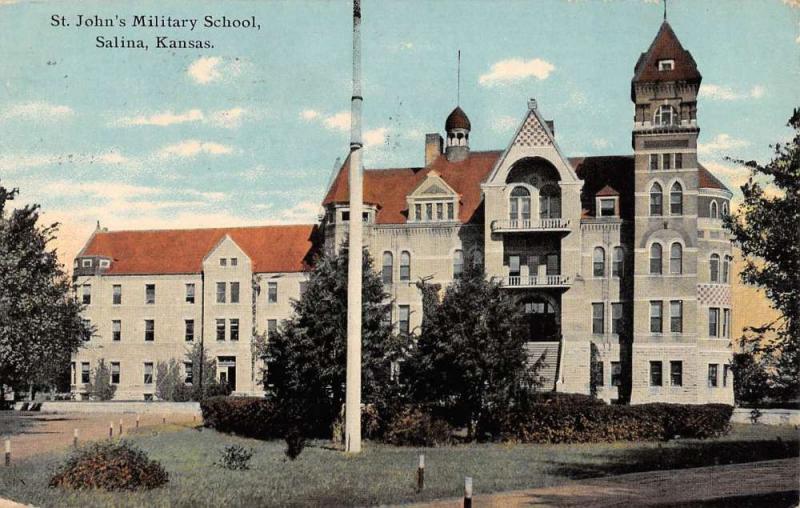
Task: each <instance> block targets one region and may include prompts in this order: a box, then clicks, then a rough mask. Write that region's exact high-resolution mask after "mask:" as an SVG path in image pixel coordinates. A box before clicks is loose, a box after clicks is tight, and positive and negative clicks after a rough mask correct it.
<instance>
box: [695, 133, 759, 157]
mask: <svg viewBox="0 0 800 508" xmlns="http://www.w3.org/2000/svg"><path fill="white" fill-rule="evenodd" d="M749 144H750V142H749V141H746V140H744V139H736V138H732V137H731V136H730V134H717V135H716V136H714V138H713V139H711V141H709V142H708V143H698V144H697V153H699V154H704V155H709V154H720V155H728V154H727V153H725V152H729V151H731V150H736V149H739V148H743V147H745V146H748V145H749Z"/></svg>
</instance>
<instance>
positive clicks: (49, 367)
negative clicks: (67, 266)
mask: <svg viewBox="0 0 800 508" xmlns="http://www.w3.org/2000/svg"><path fill="white" fill-rule="evenodd" d="M16 194H17V191H16V189H14V190H8V189H6V188H5V187H2V186H0V385H8V386H11V387H13V388H15V389H19V388H21V387H23V386H26V385H32V384H33V383H39V384H52V383H54V382H55V379H54V378H55V377H57V376H58V374H59V373H61V372H63V371H64V370H65V369H68V368H69V362H70V360H71V357H72V354H73V353H75V352H76V351H77V350H78V348H79V347H81V345H82V344H83V339H84V338H85V337H86V336H87V335H88V334H90V333H92V330H91V328H90V327H89V326H88V325H87V324H86V323H84V322H83V320H82V319H81V310H82V306H81V304H80V303H79V302H78V300H77V298H76V297H75V295H74V292H73V291H72V287H71V283H70V281H69V278H68V276H67V274H66V272H65V271H64V267H63V266H62V265H61V264H60V263H59V261H58V257H57V255H56V251H55V249H50V248H49V244H50V242H52V241H53V239H54V238H55V235H56V233H57V231H58V224H51V225H49V226H40V225H39V224H38V221H39V206H38V205H26V206H24V207H23V208H17V209H13V210H8V206H7V205H8V204H9V202H10V201H12V200H13V199H14V198H15V197H16Z"/></svg>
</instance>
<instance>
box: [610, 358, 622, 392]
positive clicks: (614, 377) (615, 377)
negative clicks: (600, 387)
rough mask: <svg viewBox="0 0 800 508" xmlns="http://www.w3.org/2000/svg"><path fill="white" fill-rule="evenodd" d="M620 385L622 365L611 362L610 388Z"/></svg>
mask: <svg viewBox="0 0 800 508" xmlns="http://www.w3.org/2000/svg"><path fill="white" fill-rule="evenodd" d="M621 385H622V365H621V364H620V363H619V362H611V386H621Z"/></svg>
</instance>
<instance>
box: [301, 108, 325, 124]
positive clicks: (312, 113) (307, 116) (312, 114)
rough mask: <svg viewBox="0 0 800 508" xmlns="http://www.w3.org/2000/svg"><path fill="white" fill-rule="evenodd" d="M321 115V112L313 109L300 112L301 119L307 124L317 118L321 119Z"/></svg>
mask: <svg viewBox="0 0 800 508" xmlns="http://www.w3.org/2000/svg"><path fill="white" fill-rule="evenodd" d="M319 115H320V113H319V111H316V110H313V109H304V110H303V111H301V112H300V118H302V119H303V120H305V121H306V122H310V121H311V120H314V119H316V118H317V117H319Z"/></svg>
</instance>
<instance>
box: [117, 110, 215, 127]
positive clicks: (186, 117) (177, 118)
mask: <svg viewBox="0 0 800 508" xmlns="http://www.w3.org/2000/svg"><path fill="white" fill-rule="evenodd" d="M203 117H204V115H203V112H202V111H201V110H199V109H190V110H189V111H186V112H185V113H173V112H172V111H164V112H163V113H154V114H152V115H149V116H145V115H139V116H135V117H124V118H120V119H119V121H117V122H116V123H117V124H118V125H126V126H130V125H157V126H159V127H166V126H169V125H174V124H180V123H186V122H199V121H202V120H203Z"/></svg>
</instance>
